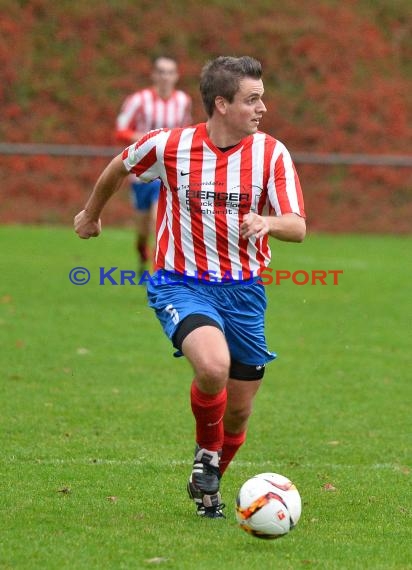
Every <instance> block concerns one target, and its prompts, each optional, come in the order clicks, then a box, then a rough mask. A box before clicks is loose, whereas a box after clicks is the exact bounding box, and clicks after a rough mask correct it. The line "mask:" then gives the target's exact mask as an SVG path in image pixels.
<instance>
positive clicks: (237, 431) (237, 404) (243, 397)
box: [219, 378, 261, 475]
mask: <svg viewBox="0 0 412 570" xmlns="http://www.w3.org/2000/svg"><path fill="white" fill-rule="evenodd" d="M260 385H261V380H246V381H245V380H235V379H234V378H230V379H229V381H228V384H227V388H226V389H227V405H226V411H225V415H224V418H223V425H224V440H223V449H222V457H221V460H220V464H219V468H220V473H221V474H222V475H223V473H224V472H225V471H226V469H227V467H228V465H229V463H230V462H231V461H232V459H233V457H234V456H235V454H236V453H237V451H238V449H239V448H240V446H241V445H242V444H243V443H244V442H245V440H246V431H247V424H248V420H249V417H250V415H251V413H252V407H253V400H254V398H255V395H256V393H257V391H258V390H259V388H260Z"/></svg>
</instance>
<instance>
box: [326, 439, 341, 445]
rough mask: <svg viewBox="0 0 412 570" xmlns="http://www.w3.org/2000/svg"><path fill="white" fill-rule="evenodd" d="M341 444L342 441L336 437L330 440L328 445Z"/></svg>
mask: <svg viewBox="0 0 412 570" xmlns="http://www.w3.org/2000/svg"><path fill="white" fill-rule="evenodd" d="M339 444H340V441H338V440H336V439H334V440H332V441H328V445H339Z"/></svg>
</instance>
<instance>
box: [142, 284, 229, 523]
mask: <svg viewBox="0 0 412 570" xmlns="http://www.w3.org/2000/svg"><path fill="white" fill-rule="evenodd" d="M157 278H158V275H157V274H156V275H154V276H153V279H152V280H151V282H150V283H148V285H147V291H148V298H149V304H150V306H151V307H152V308H154V309H155V311H156V314H157V317H158V318H159V320H160V322H161V324H162V326H163V329H164V331H165V333H166V334H167V336H168V337H169V338H170V339H171V340H172V342H173V344H174V346H175V348H176V349H177V353H176V354H175V355H176V356H182V355H183V354H184V355H185V356H186V357H187V358H188V360H189V362H190V363H191V364H192V367H193V370H194V380H193V382H192V386H191V391H190V399H191V406H192V411H193V414H194V417H195V422H196V448H195V457H194V462H193V468H192V472H191V475H190V479H189V483H188V491H189V495H190V497H191V498H192V499H193V500H194V502H195V504H196V507H197V513H198V514H199V515H200V516H205V517H210V518H219V517H222V516H223V513H222V504H221V497H220V492H219V484H220V471H219V460H220V455H221V448H222V445H223V436H224V432H223V416H224V414H225V409H226V384H227V381H228V376H229V367H230V356H229V350H228V346H227V343H226V339H225V336H224V334H223V332H222V331H223V323H222V320H221V318H220V316H219V314H218V313H217V312H216V310H215V309H214V307H213V306H212V305H211V304H210V303H209V302H208V299H207V293H206V292H205V291H199V290H198V289H197V288H196V287H195V286H192V285H189V284H187V283H185V282H184V281H182V282H181V283H179V282H173V284H167V283H164V282H162V283H161V284H159V283H158V279H157Z"/></svg>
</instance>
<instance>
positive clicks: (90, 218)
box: [74, 154, 128, 239]
mask: <svg viewBox="0 0 412 570" xmlns="http://www.w3.org/2000/svg"><path fill="white" fill-rule="evenodd" d="M127 175H128V171H127V170H126V168H125V166H124V164H123V160H122V155H121V154H119V155H118V156H116V157H115V158H114V159H113V160H112V161H111V162H110V163H109V164H108V166H107V167H106V168H105V169H104V170H103V172H102V174H101V175H100V177H99V179H98V180H97V182H96V185H95V187H94V189H93V192H92V194H91V196H90V198H89V199H88V201H87V203H86V205H85V207H84V210H82V211H81V212H80V213H79V214H77V216H76V217H75V218H74V230H75V232H76V233H77V234H78V236H79V237H80V238H82V239H89V238H90V237H97V236H98V235H99V234H100V232H101V222H100V214H101V212H102V210H103V208H104V206H105V204H106V203H107V201H108V200H109V199H110V197H111V196H112V195H113V194H114V193H115V192H116V191H117V190H119V188H120V187H121V185H122V183H123V180H124V178H125V177H126V176H127Z"/></svg>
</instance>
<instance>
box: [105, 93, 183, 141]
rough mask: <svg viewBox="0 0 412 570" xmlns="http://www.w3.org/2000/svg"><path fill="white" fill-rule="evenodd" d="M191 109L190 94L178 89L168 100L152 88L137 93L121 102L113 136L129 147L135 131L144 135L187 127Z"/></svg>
mask: <svg viewBox="0 0 412 570" xmlns="http://www.w3.org/2000/svg"><path fill="white" fill-rule="evenodd" d="M191 106H192V103H191V98H190V97H189V95H187V94H186V93H184V92H183V91H180V90H175V91H173V93H172V94H171V95H170V97H169V98H168V99H163V98H162V97H160V95H158V94H157V92H156V90H155V89H154V88H147V89H142V90H141V91H137V92H136V93H133V95H130V97H128V98H127V99H126V100H125V102H124V103H123V106H122V109H121V112H120V114H119V116H118V117H117V121H116V137H117V139H118V140H119V141H123V142H126V143H127V144H130V142H131V141H132V140H135V139H134V133H135V132H136V131H137V132H141V133H147V132H148V131H151V130H153V129H160V128H173V127H185V126H187V125H190V123H191V121H192V118H191Z"/></svg>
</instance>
